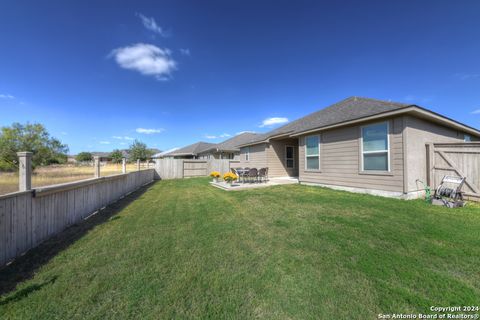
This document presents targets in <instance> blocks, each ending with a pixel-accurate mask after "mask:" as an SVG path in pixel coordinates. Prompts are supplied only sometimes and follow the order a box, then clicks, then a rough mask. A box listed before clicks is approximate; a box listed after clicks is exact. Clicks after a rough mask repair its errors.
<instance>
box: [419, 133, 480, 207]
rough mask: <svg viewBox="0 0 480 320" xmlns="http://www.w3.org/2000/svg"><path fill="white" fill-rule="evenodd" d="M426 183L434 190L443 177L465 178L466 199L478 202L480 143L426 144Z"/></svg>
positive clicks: (479, 191)
mask: <svg viewBox="0 0 480 320" xmlns="http://www.w3.org/2000/svg"><path fill="white" fill-rule="evenodd" d="M426 148H427V183H428V185H429V186H431V187H433V188H435V187H437V186H438V184H439V183H440V182H441V180H442V178H443V177H444V176H445V175H455V176H460V177H466V180H465V185H464V187H463V190H462V191H464V192H465V196H466V197H467V198H468V199H471V200H476V201H480V142H465V143H428V144H427V145H426Z"/></svg>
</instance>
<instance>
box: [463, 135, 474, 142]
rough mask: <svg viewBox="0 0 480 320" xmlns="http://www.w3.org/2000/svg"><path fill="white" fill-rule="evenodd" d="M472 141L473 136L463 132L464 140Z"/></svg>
mask: <svg viewBox="0 0 480 320" xmlns="http://www.w3.org/2000/svg"><path fill="white" fill-rule="evenodd" d="M471 141H472V136H471V135H469V134H466V133H464V134H463V142H471Z"/></svg>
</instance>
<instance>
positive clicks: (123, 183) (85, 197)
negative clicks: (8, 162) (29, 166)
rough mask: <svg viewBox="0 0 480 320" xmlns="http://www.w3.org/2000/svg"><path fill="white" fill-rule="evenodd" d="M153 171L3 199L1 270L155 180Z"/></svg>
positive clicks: (0, 214)
mask: <svg viewBox="0 0 480 320" xmlns="http://www.w3.org/2000/svg"><path fill="white" fill-rule="evenodd" d="M154 174H155V170H154V169H146V170H141V171H135V172H130V173H124V174H118V175H114V176H107V177H100V178H92V179H87V180H81V181H77V182H72V183H65V184H61V185H55V186H48V187H42V188H35V189H32V190H28V191H20V192H15V193H11V194H8V195H3V196H0V266H2V265H4V264H5V263H7V262H8V261H10V260H12V259H13V258H15V257H17V256H19V255H21V254H22V253H23V252H25V251H27V250H28V249H31V248H34V247H35V246H37V245H38V244H40V243H41V242H42V241H44V240H46V239H48V238H50V237H51V236H53V235H55V234H56V233H58V232H60V231H62V230H64V229H65V228H66V227H67V226H69V225H72V224H75V223H76V222H78V221H80V220H82V219H84V218H85V217H88V216H89V215H91V214H92V213H94V212H95V211H97V210H99V209H102V208H103V207H105V206H107V205H108V204H111V203H113V202H115V201H117V200H118V199H120V198H121V197H123V196H125V195H126V194H128V193H131V192H132V191H134V190H136V189H138V188H140V187H141V186H143V185H145V184H147V183H150V182H152V181H153V180H154Z"/></svg>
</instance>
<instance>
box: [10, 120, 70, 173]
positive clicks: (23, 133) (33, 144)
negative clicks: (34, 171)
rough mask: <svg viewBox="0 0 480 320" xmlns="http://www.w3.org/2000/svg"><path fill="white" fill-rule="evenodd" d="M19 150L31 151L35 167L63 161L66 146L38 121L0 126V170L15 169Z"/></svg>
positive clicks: (65, 157)
mask: <svg viewBox="0 0 480 320" xmlns="http://www.w3.org/2000/svg"><path fill="white" fill-rule="evenodd" d="M19 151H30V152H32V153H33V155H32V166H33V167H37V166H43V165H49V164H52V163H65V162H66V161H67V152H68V146H67V145H65V144H63V143H62V142H61V141H60V140H58V139H56V138H54V137H51V136H50V134H49V133H48V131H47V130H46V129H45V127H44V126H43V125H41V124H39V123H27V124H20V123H13V124H12V125H11V126H10V127H2V128H0V170H15V169H17V167H18V157H17V152H19Z"/></svg>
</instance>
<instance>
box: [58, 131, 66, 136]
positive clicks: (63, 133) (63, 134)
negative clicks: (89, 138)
mask: <svg viewBox="0 0 480 320" xmlns="http://www.w3.org/2000/svg"><path fill="white" fill-rule="evenodd" d="M60 134H61V135H62V136H66V135H68V133H67V132H65V131H62V132H60Z"/></svg>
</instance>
